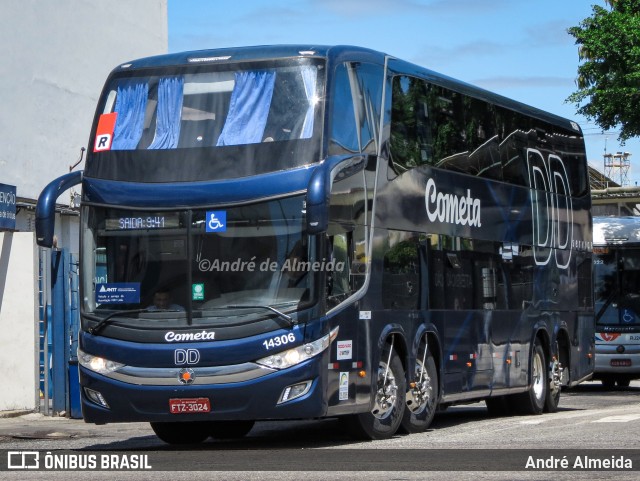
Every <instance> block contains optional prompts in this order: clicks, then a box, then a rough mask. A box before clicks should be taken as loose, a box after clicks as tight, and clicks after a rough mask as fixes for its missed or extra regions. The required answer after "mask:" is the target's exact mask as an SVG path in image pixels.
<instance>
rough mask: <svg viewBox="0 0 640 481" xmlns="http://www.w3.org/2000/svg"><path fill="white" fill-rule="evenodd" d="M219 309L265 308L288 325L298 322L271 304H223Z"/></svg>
mask: <svg viewBox="0 0 640 481" xmlns="http://www.w3.org/2000/svg"><path fill="white" fill-rule="evenodd" d="M221 309H267V310H269V311H271V312H273V313H274V314H277V315H278V317H279V318H280V319H283V320H285V321H287V322H288V323H289V326H291V327H293V326H295V325H296V324H298V321H297V320H295V319H294V318H293V317H291V316H288V315H287V314H285V313H284V312H282V311H279V310H278V309H276V308H275V307H271V306H260V305H255V306H250V305H247V306H244V305H242V306H235V305H234V306H224V307H222V308H221Z"/></svg>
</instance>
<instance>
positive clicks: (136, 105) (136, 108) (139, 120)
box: [111, 80, 149, 150]
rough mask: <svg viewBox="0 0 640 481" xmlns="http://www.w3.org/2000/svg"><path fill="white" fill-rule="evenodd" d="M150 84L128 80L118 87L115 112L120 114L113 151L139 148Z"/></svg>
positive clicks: (114, 135)
mask: <svg viewBox="0 0 640 481" xmlns="http://www.w3.org/2000/svg"><path fill="white" fill-rule="evenodd" d="M148 96H149V84H147V82H141V81H138V80H128V81H124V82H122V83H120V85H119V86H118V91H117V96H116V105H115V108H114V111H115V112H117V113H118V117H117V118H116V127H115V129H114V132H113V142H112V144H111V149H112V150H133V149H135V148H136V147H137V146H138V142H140V137H142V129H143V127H144V114H145V111H146V110H147V98H148Z"/></svg>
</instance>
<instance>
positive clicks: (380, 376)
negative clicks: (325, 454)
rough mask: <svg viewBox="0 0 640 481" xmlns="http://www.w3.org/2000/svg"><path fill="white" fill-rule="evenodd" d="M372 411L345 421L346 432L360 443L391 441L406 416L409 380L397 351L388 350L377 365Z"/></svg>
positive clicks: (388, 348) (349, 417)
mask: <svg viewBox="0 0 640 481" xmlns="http://www.w3.org/2000/svg"><path fill="white" fill-rule="evenodd" d="M376 375H377V382H376V385H375V392H374V393H373V407H372V409H371V411H369V412H366V413H361V414H354V415H352V416H348V417H347V418H346V422H347V429H348V430H349V432H350V434H351V435H352V436H354V437H356V438H358V439H389V438H390V437H391V436H393V435H394V434H395V433H396V431H397V430H398V427H400V422H401V421H402V416H403V414H404V408H405V392H406V384H407V382H406V378H405V374H404V369H403V367H402V362H401V361H400V358H399V357H398V354H397V353H396V351H395V349H393V347H391V346H387V349H386V350H385V351H384V352H383V354H382V358H381V359H380V362H379V364H378V372H377V374H376Z"/></svg>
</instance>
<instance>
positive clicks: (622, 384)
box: [616, 377, 631, 387]
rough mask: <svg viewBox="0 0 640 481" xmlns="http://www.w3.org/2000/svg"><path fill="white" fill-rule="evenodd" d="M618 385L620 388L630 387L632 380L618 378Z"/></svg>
mask: <svg viewBox="0 0 640 481" xmlns="http://www.w3.org/2000/svg"><path fill="white" fill-rule="evenodd" d="M616 384H617V385H618V387H629V384H631V379H627V378H624V377H623V378H618V379H616Z"/></svg>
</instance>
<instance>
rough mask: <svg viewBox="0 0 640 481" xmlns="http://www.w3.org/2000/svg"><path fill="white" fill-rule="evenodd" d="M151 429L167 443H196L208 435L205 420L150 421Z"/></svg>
mask: <svg viewBox="0 0 640 481" xmlns="http://www.w3.org/2000/svg"><path fill="white" fill-rule="evenodd" d="M151 429H153V432H154V433H156V436H158V437H159V438H160V439H161V440H162V441H164V442H165V443H167V444H197V443H201V442H203V441H204V440H206V439H207V438H208V437H209V432H210V426H209V424H208V423H206V422H184V423H180V422H176V423H162V422H157V423H151Z"/></svg>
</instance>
